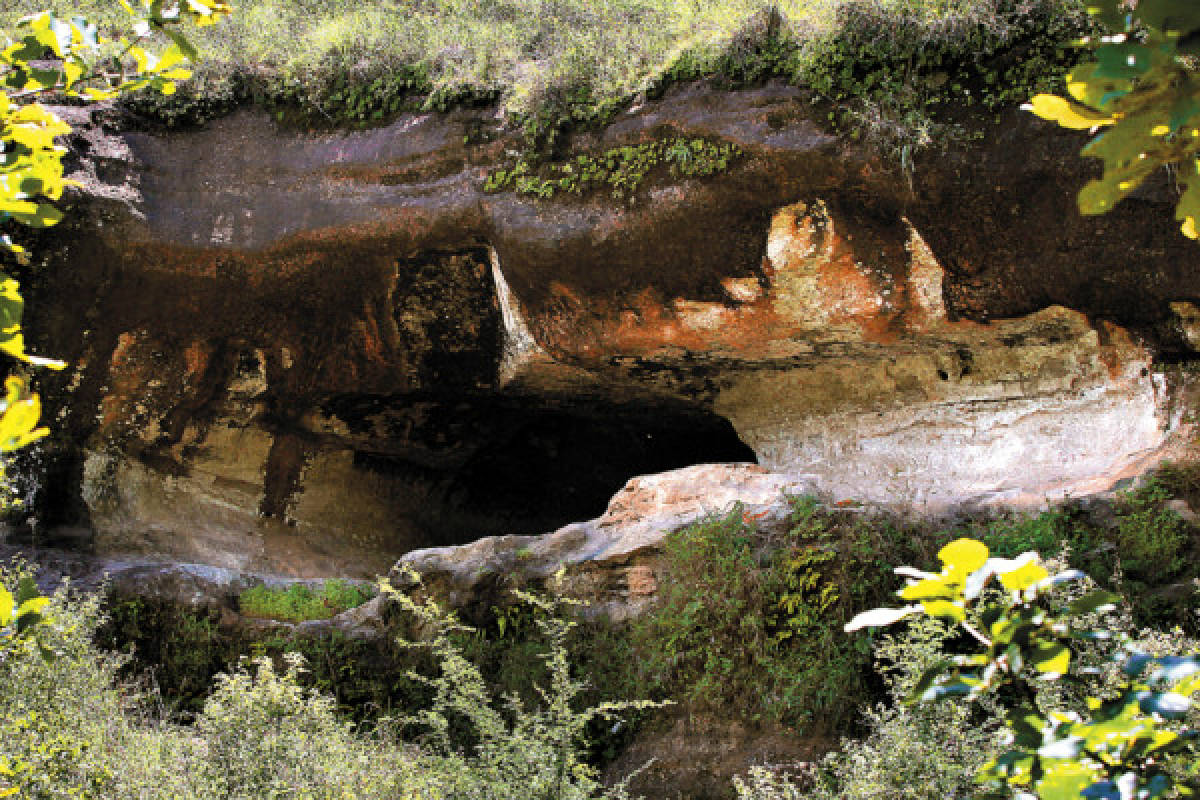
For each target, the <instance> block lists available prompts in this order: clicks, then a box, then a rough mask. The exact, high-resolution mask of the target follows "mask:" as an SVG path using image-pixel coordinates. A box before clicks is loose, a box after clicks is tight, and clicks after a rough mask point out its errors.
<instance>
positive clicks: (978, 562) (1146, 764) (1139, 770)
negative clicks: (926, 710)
mask: <svg viewBox="0 0 1200 800" xmlns="http://www.w3.org/2000/svg"><path fill="white" fill-rule="evenodd" d="M938 557H939V559H940V560H941V562H942V569H941V571H940V572H939V573H936V574H934V573H927V572H922V571H920V570H916V569H912V568H909V567H903V568H900V569H898V570H897V572H898V573H899V574H902V575H905V576H907V577H908V578H909V583H908V586H906V587H905V588H904V589H902V590H900V592H898V594H899V596H900V597H901V598H902V599H904V600H907V601H909V603H910V604H909V605H907V606H905V607H903V608H899V609H890V608H881V609H875V610H873V611H867V612H863V613H862V614H860V615H858V616H857V617H855V619H854V620H852V621H851V622H850V623H849V624H848V625H847V626H846V628H847V630H848V631H849V630H856V629H858V628H861V627H870V626H881V625H890V624H893V623H895V622H897V621H899V620H901V619H904V618H906V617H910V616H912V615H914V614H924V615H927V616H929V617H933V618H937V619H942V620H946V621H948V622H950V623H951V624H953V625H955V626H957V627H958V629H959V630H961V631H963V632H964V633H966V634H969V635H970V636H971V637H972V638H973V639H974V640H975V641H976V642H977V644H978V645H981V646H982V652H975V653H969V654H964V655H956V656H952V657H948V658H944V659H941V660H939V661H938V662H936V663H934V664H932V665H931V666H930V667H929V668H928V669H927V670H925V672H924V673H923V674H922V675H921V677H920V679H919V680H918V681H917V682H916V684H915V685H914V686H913V687H912V690H911V692H910V697H911V699H912V700H913V701H914V702H931V701H937V700H944V699H948V698H966V699H967V700H971V699H976V698H980V697H985V696H987V697H998V698H1000V699H1001V703H1002V709H1003V710H1002V716H1003V721H1004V726H1005V728H1006V731H1005V735H1004V737H1003V738H1002V740H1001V747H1000V748H999V753H998V754H997V755H996V756H995V757H993V758H992V759H991V760H989V761H988V762H987V763H986V764H985V765H984V766H983V768H982V769H981V770H980V772H979V775H978V779H979V781H980V783H982V784H983V785H984V787H985V796H987V797H995V798H1005V797H1014V798H1026V797H1030V796H1036V797H1038V798H1042V800H1069V799H1071V798H1078V797H1080V796H1081V794H1082V795H1083V796H1086V797H1090V798H1105V800H1134V799H1135V798H1137V800H1149V799H1150V798H1157V797H1164V796H1169V794H1170V793H1171V792H1173V791H1178V792H1180V793H1182V794H1186V795H1191V794H1193V793H1194V791H1195V790H1196V789H1197V788H1200V776H1198V775H1197V774H1196V754H1197V753H1196V747H1195V740H1196V737H1197V731H1196V730H1194V729H1192V728H1191V727H1189V725H1188V724H1187V717H1188V715H1189V712H1191V711H1193V706H1194V702H1193V699H1192V698H1193V695H1195V694H1197V693H1200V653H1191V654H1188V655H1184V656H1155V655H1153V654H1150V653H1145V652H1142V651H1140V650H1139V649H1138V648H1137V647H1136V646H1135V645H1134V643H1133V642H1132V641H1130V640H1128V639H1123V640H1121V639H1118V640H1117V641H1115V642H1112V644H1111V645H1110V647H1109V649H1108V653H1107V655H1108V656H1109V658H1110V659H1111V661H1112V662H1114V663H1116V664H1119V665H1120V667H1121V669H1122V671H1123V673H1124V674H1123V677H1122V680H1121V681H1120V683H1119V684H1118V685H1117V686H1116V687H1115V691H1113V692H1112V693H1111V694H1109V695H1102V696H1087V697H1086V698H1084V706H1083V707H1080V706H1079V705H1078V704H1076V705H1075V707H1073V708H1068V709H1067V710H1057V709H1054V710H1050V709H1046V708H1043V707H1042V706H1041V705H1040V704H1039V703H1038V702H1037V699H1038V698H1037V689H1038V688H1039V687H1040V686H1044V685H1046V684H1048V683H1052V682H1056V681H1059V680H1060V679H1062V678H1063V677H1064V676H1072V677H1074V676H1077V675H1080V674H1081V673H1084V674H1086V673H1088V672H1092V671H1094V670H1093V669H1090V668H1088V667H1086V666H1085V667H1083V668H1082V669H1081V667H1080V665H1079V663H1078V662H1079V658H1078V654H1077V652H1076V650H1075V649H1073V647H1072V646H1073V645H1078V644H1080V643H1084V644H1086V643H1091V642H1097V641H1108V640H1109V639H1110V638H1111V632H1109V631H1107V630H1105V629H1104V628H1102V627H1095V626H1094V622H1095V620H1094V617H1093V615H1095V614H1096V613H1097V612H1101V611H1104V610H1107V609H1110V608H1113V607H1115V604H1116V603H1117V602H1118V601H1119V599H1120V598H1119V597H1118V596H1116V595H1114V594H1112V593H1111V592H1108V591H1105V590H1094V591H1091V592H1088V593H1086V594H1082V595H1079V596H1076V597H1074V598H1073V599H1068V598H1066V597H1064V596H1063V593H1062V591H1060V590H1061V589H1062V588H1063V587H1070V586H1072V585H1073V584H1075V583H1077V582H1079V581H1081V580H1083V579H1084V578H1085V576H1084V575H1083V574H1082V573H1081V572H1079V571H1078V570H1064V571H1061V572H1058V573H1056V574H1051V573H1050V572H1049V571H1048V570H1047V569H1046V568H1045V567H1044V566H1043V565H1042V564H1041V563H1040V560H1039V558H1038V556H1037V554H1036V553H1034V552H1032V551H1031V552H1028V553H1024V554H1022V555H1021V556H1018V557H1017V558H1015V559H1006V558H997V557H991V554H990V553H989V551H988V548H987V547H986V546H985V545H983V544H982V543H980V542H978V541H975V540H971V539H958V540H955V541H954V542H951V543H950V544H948V545H946V546H945V547H944V548H942V550H941V551H940V552H939V554H938Z"/></svg>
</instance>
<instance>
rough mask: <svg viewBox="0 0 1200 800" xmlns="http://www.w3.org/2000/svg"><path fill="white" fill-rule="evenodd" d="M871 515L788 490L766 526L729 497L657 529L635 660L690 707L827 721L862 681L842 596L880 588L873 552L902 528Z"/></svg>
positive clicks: (857, 695)
mask: <svg viewBox="0 0 1200 800" xmlns="http://www.w3.org/2000/svg"><path fill="white" fill-rule="evenodd" d="M897 534H898V532H897V531H896V530H895V529H894V528H892V527H891V526H890V525H888V524H886V523H883V522H882V521H871V522H868V521H865V520H861V519H859V518H858V517H857V516H855V515H844V516H842V517H838V516H836V515H831V514H829V513H827V512H825V511H823V510H821V509H820V508H819V506H818V505H817V504H816V502H815V501H813V500H812V499H806V498H797V499H795V500H793V513H792V517H791V526H790V529H789V530H788V531H787V532H786V533H784V534H776V535H769V534H767V533H764V532H762V531H759V530H758V528H757V526H756V524H755V520H754V519H753V518H751V517H749V516H747V515H746V514H745V512H744V509H742V508H741V507H740V506H736V507H734V508H733V510H731V511H730V512H729V513H728V514H726V515H724V516H712V517H709V518H708V519H706V520H704V521H702V522H700V523H698V524H696V525H694V526H691V527H689V528H686V529H684V530H681V531H679V532H677V533H674V534H672V535H671V536H669V537H667V539H666V541H665V542H664V554H663V555H664V565H663V573H664V577H663V579H662V580H661V581H660V589H659V591H660V599H659V602H658V605H657V607H656V608H655V609H653V610H652V611H650V612H649V613H647V614H646V615H645V616H644V617H643V618H642V619H640V620H638V621H636V622H635V623H634V625H633V628H632V632H631V636H632V640H633V646H634V652H635V654H636V661H637V669H638V671H639V674H640V676H641V677H642V679H643V680H644V681H648V682H649V684H650V685H651V686H655V687H657V691H658V692H659V693H660V694H662V695H664V696H670V697H672V698H675V699H678V700H681V701H686V702H688V703H690V704H693V705H695V706H697V707H699V708H709V709H738V710H739V712H740V713H741V714H743V715H744V716H745V717H748V718H752V719H762V720H774V721H778V722H781V723H783V724H785V725H790V726H807V725H810V724H813V723H816V722H819V723H821V724H822V725H827V726H837V725H839V724H842V723H845V722H847V721H849V720H851V719H853V717H854V714H855V709H856V707H857V705H858V704H859V703H861V702H863V701H865V700H866V699H867V698H868V696H869V694H870V691H871V684H872V678H871V675H870V669H869V666H870V649H869V643H868V641H867V640H866V639H865V638H860V639H846V638H845V637H844V636H842V635H841V634H840V626H841V623H842V621H844V619H846V618H848V615H847V609H848V608H850V607H852V605H851V604H853V603H856V602H859V600H860V599H865V598H867V597H876V598H879V597H882V591H883V590H882V581H881V579H880V577H879V575H880V573H879V572H878V571H876V570H877V568H878V565H879V564H880V563H886V561H887V560H888V559H889V558H891V557H892V553H894V552H895V551H896V550H898V549H900V542H901V541H904V537H900V536H898V535H897Z"/></svg>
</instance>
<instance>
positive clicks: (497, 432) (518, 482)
mask: <svg viewBox="0 0 1200 800" xmlns="http://www.w3.org/2000/svg"><path fill="white" fill-rule="evenodd" d="M414 405H417V406H419V407H420V408H421V413H420V417H421V420H420V424H419V425H407V426H406V427H404V428H403V431H404V441H403V442H392V443H391V444H392V446H391V447H383V448H378V449H376V448H374V447H372V448H370V449H366V448H361V447H360V448H359V449H358V450H357V451H356V454H355V462H354V463H355V466H356V467H357V468H359V469H363V470H367V471H370V472H372V473H376V474H377V475H379V474H383V475H388V476H390V479H391V480H392V481H393V483H394V482H395V481H397V480H398V481H400V483H401V484H403V483H405V482H411V483H413V484H414V485H417V484H419V485H420V486H421V487H422V489H421V493H422V496H423V497H424V502H423V503H422V505H421V507H420V508H419V509H409V510H406V511H405V512H404V513H407V514H410V515H414V516H415V517H417V518H415V519H413V520H412V521H413V522H414V523H416V524H417V525H418V527H420V528H421V529H422V530H424V531H426V532H427V534H428V535H427V538H428V543H427V544H425V545H424V546H442V545H451V544H463V543H466V542H469V541H474V540H475V539H479V538H482V537H483V536H489V535H495V534H501V533H520V534H528V533H542V532H546V531H551V530H554V529H556V528H559V527H561V526H563V525H566V524H568V523H571V522H577V521H580V520H586V519H591V518H594V517H598V516H600V515H601V514H602V513H604V510H605V509H606V508H607V506H608V502H609V500H610V499H611V497H612V496H613V495H614V494H615V493H616V492H617V491H618V490H619V489H620V488H621V487H622V486H623V485H624V484H625V483H626V481H628V480H629V479H630V478H632V477H634V476H637V475H645V474H651V473H656V472H665V471H668V470H672V469H678V468H681V467H687V466H692V465H695V464H705V463H735V462H741V463H745V462H752V463H756V462H757V459H756V457H755V453H754V451H753V450H752V449H750V447H748V446H747V445H746V444H745V443H744V442H743V441H742V440H741V439H740V438H738V435H737V433H736V432H735V431H734V429H733V426H732V425H731V424H730V423H729V421H728V420H727V419H725V418H723V417H720V416H718V415H716V414H713V413H712V412H708V411H704V410H699V409H696V408H695V407H683V406H681V405H680V406H673V405H670V404H667V403H663V402H655V403H640V404H639V403H622V404H608V403H596V402H588V403H584V404H579V405H559V406H556V407H545V406H541V407H531V406H529V405H525V404H521V403H518V402H512V401H511V400H509V401H504V400H499V399H497V398H479V399H475V400H464V399H463V398H461V397H459V398H456V399H454V400H449V399H446V400H444V401H442V402H437V401H432V400H430V399H425V400H422V401H419V402H418V403H416V404H414ZM539 405H540V404H539ZM341 413H342V414H345V413H346V409H345V407H344V406H343V409H342V412H341ZM379 413H381V412H380V411H379V410H378V406H376V412H375V414H376V415H378V414H379ZM382 413H385V414H386V412H382ZM376 429H377V430H378V427H377V428H376ZM396 445H401V446H400V447H397V446H396ZM388 450H391V452H387V451H388ZM401 451H403V452H401ZM401 505H403V502H401Z"/></svg>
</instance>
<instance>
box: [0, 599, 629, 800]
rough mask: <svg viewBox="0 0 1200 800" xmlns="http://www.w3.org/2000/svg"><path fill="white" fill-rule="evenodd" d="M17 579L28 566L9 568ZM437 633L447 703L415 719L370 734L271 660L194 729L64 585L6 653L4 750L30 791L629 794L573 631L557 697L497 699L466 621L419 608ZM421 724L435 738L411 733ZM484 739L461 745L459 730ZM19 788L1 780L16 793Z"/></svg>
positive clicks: (89, 794) (214, 698)
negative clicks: (602, 731)
mask: <svg viewBox="0 0 1200 800" xmlns="http://www.w3.org/2000/svg"><path fill="white" fill-rule="evenodd" d="M5 579H6V581H8V582H11V581H12V579H13V576H12V575H7V576H6V577H5ZM406 605H407V606H408V607H409V609H410V610H411V611H412V612H414V613H417V614H419V615H420V616H421V619H422V621H423V624H424V625H427V626H430V628H429V629H430V631H431V638H430V639H428V640H427V646H429V647H431V648H432V649H433V650H434V652H435V653H436V654H437V656H438V657H439V660H440V663H441V668H440V670H439V671H436V672H434V673H433V674H432V675H428V676H425V678H424V680H426V681H427V682H428V683H429V685H430V686H431V687H433V689H434V693H435V695H436V701H435V703H434V704H433V706H432V707H431V708H430V709H428V710H426V711H424V712H422V713H421V714H420V715H419V716H417V717H414V718H413V719H411V720H386V719H385V720H380V721H378V722H377V723H376V724H375V725H373V726H371V727H369V728H355V727H353V726H351V725H350V724H349V723H347V722H346V721H344V720H343V719H342V718H341V717H339V715H338V714H337V713H336V711H335V707H334V703H333V701H332V699H330V698H329V697H327V696H325V695H323V694H321V693H320V692H317V691H315V690H312V689H306V688H303V687H302V669H303V668H302V665H301V664H300V662H299V660H298V659H296V658H294V657H293V658H292V659H285V663H284V665H283V666H282V667H281V666H280V665H279V664H277V663H275V662H273V661H272V660H270V659H265V658H263V659H258V660H256V661H255V662H253V663H248V664H243V665H242V666H241V667H239V668H238V669H236V670H233V671H232V672H230V673H229V674H227V675H225V676H222V677H220V678H219V679H218V680H217V682H216V686H215V687H214V689H213V691H212V693H211V694H210V696H209V697H208V699H207V701H206V702H205V704H204V707H203V710H202V711H201V712H200V713H199V714H198V715H197V716H196V718H195V720H194V721H193V724H191V725H190V726H184V725H180V724H178V723H176V722H174V721H172V720H171V719H169V718H166V717H164V716H163V714H162V713H161V709H160V707H159V706H158V705H157V697H156V695H155V694H154V693H153V692H152V691H148V690H146V689H145V688H140V687H138V686H135V685H131V684H129V683H127V682H125V683H123V682H121V681H120V680H119V676H120V671H121V668H122V666H123V664H124V663H125V661H126V660H127V657H126V656H121V655H116V654H113V653H109V652H105V651H103V650H100V649H98V648H97V647H96V646H95V644H94V643H93V636H94V633H95V631H96V628H97V626H98V625H99V624H100V623H101V621H102V619H103V612H102V609H101V607H100V605H99V601H98V599H96V598H95V597H80V596H75V595H73V594H72V593H71V592H70V590H69V588H68V587H66V586H64V587H63V588H61V589H59V590H58V591H57V592H56V593H55V594H54V595H53V597H52V598H51V599H50V603H49V605H48V606H47V607H46V609H45V619H46V622H45V623H44V624H42V625H41V626H39V627H38V629H37V630H38V632H39V636H38V640H39V642H40V644H41V645H42V646H44V647H46V648H48V649H49V650H51V651H53V653H54V654H55V657H54V658H53V659H52V660H48V659H46V658H44V657H43V656H42V655H41V653H40V652H39V650H38V646H37V643H35V642H33V641H22V642H20V643H19V645H18V646H14V647H12V648H11V649H10V650H9V652H7V653H6V657H5V658H4V659H3V660H0V720H2V722H0V758H4V759H7V760H8V761H9V762H10V763H14V764H21V765H23V766H22V767H21V769H20V770H19V771H17V770H14V772H16V774H15V775H12V776H8V778H7V779H6V780H7V781H8V785H9V788H17V789H19V790H20V791H21V792H22V796H24V797H29V798H38V800H43V799H44V800H51V799H55V800H56V799H57V798H68V797H70V798H95V799H96V800H100V798H113V799H114V800H115V799H116V798H122V800H125V798H138V800H160V799H161V800H168V799H170V800H182V799H183V798H188V799H189V800H191V799H192V798H196V799H197V800H252V799H253V800H262V798H270V797H280V798H282V797H288V798H309V799H310V800H367V798H379V799H380V800H383V798H389V800H394V799H395V798H404V800H441V799H442V798H463V799H464V800H465V799H466V798H480V799H481V800H484V799H494V800H508V799H509V798H511V800H518V799H520V800H525V798H534V799H535V800H543V798H544V800H550V798H554V800H558V799H559V798H579V799H580V800H582V798H585V797H587V798H605V797H612V798H617V797H622V796H624V791H623V790H622V789H620V788H617V789H613V790H609V791H603V790H601V789H599V788H598V785H597V782H596V780H595V777H594V775H592V773H591V772H590V770H589V769H588V768H587V767H586V766H585V765H584V763H583V759H582V758H581V756H580V750H579V743H578V733H579V732H580V730H581V729H582V726H583V725H584V724H585V723H586V720H587V719H589V718H591V717H593V716H596V715H598V714H611V713H615V712H616V711H617V710H618V709H617V708H616V707H614V706H606V707H603V708H598V709H592V710H587V711H582V712H580V711H577V710H576V709H575V708H574V705H573V703H572V701H573V699H574V698H575V694H576V693H577V692H578V689H579V684H578V683H576V682H575V681H573V680H571V678H570V676H569V673H568V671H567V667H566V665H567V658H566V655H565V653H564V652H563V651H562V649H561V647H559V646H558V645H561V642H562V635H561V634H562V631H563V630H564V629H565V628H564V626H566V625H567V623H559V625H560V627H558V628H555V629H554V630H552V631H550V633H551V634H552V635H551V639H552V641H553V642H555V643H556V644H555V646H554V647H552V648H551V650H550V653H549V656H548V662H547V663H548V665H549V683H548V685H547V686H546V687H545V688H544V692H543V694H542V702H541V703H540V704H538V705H537V706H533V707H519V706H517V705H515V704H512V703H503V702H501V701H499V700H498V699H497V698H494V697H493V696H492V695H491V694H490V692H489V690H488V689H487V687H486V686H485V685H484V684H483V681H482V678H481V677H480V675H479V673H478V670H476V669H475V668H474V667H473V666H472V665H471V664H470V663H468V662H466V661H465V660H464V659H462V657H461V656H460V655H458V654H457V651H456V650H455V649H454V647H453V646H452V645H451V644H450V643H449V640H448V639H447V637H446V632H447V631H448V630H449V629H450V628H452V627H454V625H453V623H452V622H450V621H448V620H447V619H446V618H445V617H443V616H442V615H441V614H440V613H439V612H437V611H436V610H435V609H434V608H433V607H431V606H416V605H415V604H412V603H407V604H406ZM414 724H415V725H417V726H419V727H421V729H423V730H425V731H427V735H426V736H425V737H424V738H423V740H422V744H421V745H420V746H418V745H414V744H412V743H406V741H405V740H404V739H402V738H401V736H400V733H401V732H402V730H403V729H406V728H409V727H411V726H412V725H414ZM464 726H465V728H466V729H468V730H469V731H470V732H471V735H472V736H473V739H474V746H473V747H471V748H468V749H461V748H455V747H451V746H450V745H449V744H448V740H447V739H446V737H445V736H444V735H443V734H444V733H445V731H447V730H449V729H450V728H451V727H456V728H463V727H464ZM4 785H5V784H4V783H2V782H0V787H3V786H4Z"/></svg>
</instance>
